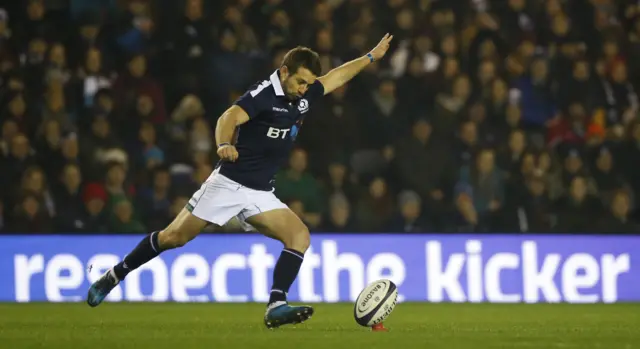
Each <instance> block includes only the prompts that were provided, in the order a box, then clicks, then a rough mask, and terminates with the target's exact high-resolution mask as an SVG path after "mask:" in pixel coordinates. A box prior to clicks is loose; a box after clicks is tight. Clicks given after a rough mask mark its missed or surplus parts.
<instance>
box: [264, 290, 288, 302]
mask: <svg viewBox="0 0 640 349" xmlns="http://www.w3.org/2000/svg"><path fill="white" fill-rule="evenodd" d="M275 302H285V303H286V302H287V295H286V294H285V293H284V292H283V291H281V290H278V289H273V290H271V294H270V295H269V303H268V304H269V305H271V304H273V303H275Z"/></svg>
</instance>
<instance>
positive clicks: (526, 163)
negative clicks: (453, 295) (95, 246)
mask: <svg viewBox="0 0 640 349" xmlns="http://www.w3.org/2000/svg"><path fill="white" fill-rule="evenodd" d="M3 3H4V5H3V6H4V8H2V9H0V108H1V109H0V110H1V114H0V125H1V133H0V169H1V171H0V184H1V185H0V231H2V232H44V233H47V232H69V233H74V232H113V233H119V232H120V233H126V232H145V231H151V230H158V229H162V228H163V227H164V226H165V225H166V224H167V223H169V222H170V221H171V219H172V218H173V217H174V216H175V215H176V214H177V212H179V211H180V210H181V209H182V208H183V207H184V205H185V203H186V202H187V200H188V198H189V197H190V196H191V194H192V193H193V192H194V191H195V190H196V189H197V188H198V187H199V186H200V184H201V183H202V182H203V181H204V180H205V179H206V178H207V177H208V176H209V174H210V173H211V171H212V169H213V168H214V167H215V163H216V162H217V160H218V159H217V157H216V152H215V150H216V149H215V148H216V145H215V138H214V128H215V124H216V121H217V118H218V117H219V115H220V114H221V113H222V112H223V111H224V110H225V109H226V108H227V107H228V106H229V105H230V103H233V101H234V100H235V99H236V98H237V97H238V96H239V95H240V94H242V93H243V92H244V91H245V89H246V88H247V87H248V86H249V85H251V84H252V83H254V82H256V81H257V80H262V79H265V78H266V77H268V75H269V74H270V73H271V72H273V70H275V69H277V68H278V67H279V64H280V62H281V60H282V57H283V55H284V53H286V52H287V50H288V49H290V48H292V47H295V46H297V45H305V46H309V47H311V48H312V49H314V50H316V51H317V52H318V53H319V54H320V56H321V60H322V65H323V69H324V71H325V72H326V71H328V70H330V69H331V68H333V67H336V66H338V65H340V64H342V63H344V62H346V61H348V60H350V59H353V58H356V57H359V56H360V55H362V54H365V53H366V52H367V51H368V50H369V49H370V48H372V47H373V46H375V44H376V43H377V42H378V41H379V40H380V38H381V37H382V36H383V35H384V33H386V32H390V33H392V34H393V35H394V40H393V42H392V47H391V49H390V51H389V53H388V54H387V56H386V57H385V59H384V60H383V61H381V62H378V63H376V64H373V65H369V66H368V67H367V68H366V69H365V71H363V72H362V73H361V74H360V75H358V76H357V77H356V78H354V79H353V80H352V81H351V82H350V83H349V84H347V85H346V86H344V87H343V88H340V89H338V90H337V91H335V92H334V93H333V94H331V95H329V96H327V97H326V98H325V100H324V102H323V103H322V105H320V106H318V107H317V108H316V109H315V110H312V111H311V113H310V115H308V116H307V118H306V119H305V124H304V127H303V128H302V130H301V132H300V135H299V137H298V143H297V145H298V147H297V148H296V149H295V150H294V151H293V152H292V153H291V156H290V159H289V162H288V163H286V164H283V165H284V167H283V169H282V171H281V173H279V174H278V176H277V179H276V194H277V195H278V196H279V197H280V198H281V199H282V200H283V201H284V202H286V203H287V204H288V205H289V206H290V207H291V209H292V210H294V212H296V213H297V214H298V215H299V216H300V217H301V218H302V219H303V220H304V221H305V222H306V223H307V225H308V226H309V227H310V229H311V230H312V231H326V232H436V231H437V232H566V233H571V232H582V233H590V232H605V233H633V232H640V229H639V225H638V223H639V222H640V210H639V209H638V207H640V206H639V202H638V200H640V117H639V116H638V115H639V112H640V110H639V107H640V105H639V103H640V101H639V99H638V93H637V90H638V87H639V83H640V3H639V2H638V1H637V0H619V1H616V0H458V1H450V0H25V1H5V2H3ZM237 229H238V226H237V225H235V224H234V222H231V223H230V224H229V225H227V226H225V227H210V228H209V230H211V231H221V230H222V231H235V230H237Z"/></svg>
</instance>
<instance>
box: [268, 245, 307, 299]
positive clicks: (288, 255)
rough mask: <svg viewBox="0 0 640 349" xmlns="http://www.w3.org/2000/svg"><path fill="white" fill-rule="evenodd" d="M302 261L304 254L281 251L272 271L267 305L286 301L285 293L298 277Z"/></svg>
mask: <svg viewBox="0 0 640 349" xmlns="http://www.w3.org/2000/svg"><path fill="white" fill-rule="evenodd" d="M303 260H304V253H301V252H298V251H296V250H292V249H289V248H285V249H284V250H282V253H280V258H278V262H277V263H276V266H275V268H274V269H273V286H272V287H271V296H270V297H269V304H271V303H273V302H277V301H286V300H287V293H288V292H289V288H290V287H291V284H293V281H295V279H296V277H297V276H298V272H299V271H300V266H301V265H302V261H303Z"/></svg>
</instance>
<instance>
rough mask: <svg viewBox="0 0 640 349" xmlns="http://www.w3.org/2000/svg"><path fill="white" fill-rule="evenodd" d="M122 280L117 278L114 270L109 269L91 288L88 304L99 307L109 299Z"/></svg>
mask: <svg viewBox="0 0 640 349" xmlns="http://www.w3.org/2000/svg"><path fill="white" fill-rule="evenodd" d="M119 283H120V280H118V278H117V277H116V274H115V272H114V271H113V268H111V269H109V270H108V271H107V272H106V273H105V274H104V275H102V277H100V278H99V279H98V280H97V281H96V282H94V283H93V285H91V287H89V292H88V294H87V304H89V306H91V307H97V306H98V305H100V303H102V301H103V300H104V299H105V297H107V295H108V294H109V292H111V290H113V288H114V287H116V286H118V284H119Z"/></svg>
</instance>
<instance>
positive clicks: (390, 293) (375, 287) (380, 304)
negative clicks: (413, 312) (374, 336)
mask: <svg viewBox="0 0 640 349" xmlns="http://www.w3.org/2000/svg"><path fill="white" fill-rule="evenodd" d="M397 299H398V288H397V287H396V284H394V283H393V282H392V281H391V280H388V279H382V280H377V281H374V282H372V283H370V284H369V285H367V287H365V288H364V289H363V290H362V292H360V294H359V295H358V298H357V299H356V304H355V305H354V307H353V317H354V318H355V320H356V322H357V323H358V324H359V325H360V326H365V327H372V326H373V325H377V324H379V323H381V322H382V321H384V319H386V318H387V317H388V316H389V315H390V314H391V312H392V311H393V309H394V308H395V306H396V300H397Z"/></svg>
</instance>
